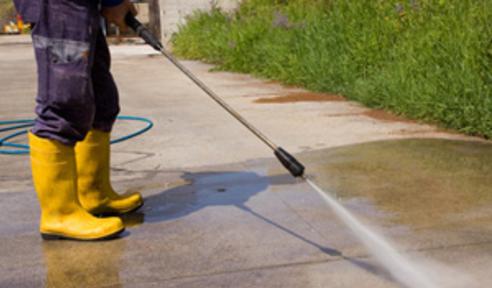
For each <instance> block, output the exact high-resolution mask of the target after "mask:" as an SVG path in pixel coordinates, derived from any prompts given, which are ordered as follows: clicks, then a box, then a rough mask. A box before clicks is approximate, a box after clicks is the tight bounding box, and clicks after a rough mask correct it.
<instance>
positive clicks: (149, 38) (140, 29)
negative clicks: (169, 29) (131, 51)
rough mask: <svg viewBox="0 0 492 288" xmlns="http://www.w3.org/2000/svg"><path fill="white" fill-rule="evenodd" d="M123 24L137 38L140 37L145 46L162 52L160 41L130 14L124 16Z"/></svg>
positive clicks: (162, 46)
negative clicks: (133, 32) (135, 34)
mask: <svg viewBox="0 0 492 288" xmlns="http://www.w3.org/2000/svg"><path fill="white" fill-rule="evenodd" d="M125 23H126V25H128V27H130V28H131V29H132V30H133V31H135V33H137V35H138V36H139V37H141V38H142V39H143V40H144V41H145V42H146V43H147V44H149V45H150V46H152V48H154V49H155V50H157V51H159V52H160V51H162V50H163V49H164V45H162V43H161V41H159V39H158V38H157V37H155V35H154V34H152V32H150V30H149V29H147V28H146V27H145V26H144V25H143V24H142V23H140V21H138V20H137V18H135V16H133V14H132V13H131V12H129V13H128V14H126V16H125Z"/></svg>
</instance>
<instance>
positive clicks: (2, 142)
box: [0, 116, 154, 155]
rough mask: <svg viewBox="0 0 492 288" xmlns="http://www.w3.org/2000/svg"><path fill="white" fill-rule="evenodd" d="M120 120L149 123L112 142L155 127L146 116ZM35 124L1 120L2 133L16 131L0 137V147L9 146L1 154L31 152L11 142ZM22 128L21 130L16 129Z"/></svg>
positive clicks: (127, 138) (124, 139)
mask: <svg viewBox="0 0 492 288" xmlns="http://www.w3.org/2000/svg"><path fill="white" fill-rule="evenodd" d="M117 119H118V120H124V121H138V122H143V123H145V124H147V125H146V126H145V127H144V128H142V129H140V130H138V131H136V132H133V133H131V134H128V135H126V136H122V137H120V138H117V139H114V140H111V144H116V143H120V142H124V141H127V140H129V139H132V138H135V137H137V136H139V135H141V134H143V133H145V132H147V131H149V130H150V129H152V127H154V123H153V122H152V121H151V120H150V119H148V118H144V117H137V116H118V118H117ZM33 125H34V120H32V119H20V120H9V121H0V133H4V132H8V131H15V132H12V133H10V134H8V135H6V136H4V137H0V148H1V147H8V149H0V154H4V155H26V154H29V145H27V144H19V143H12V142H10V141H11V140H12V139H14V138H16V137H18V136H21V135H24V134H27V131H28V129H27V128H29V127H32V126H33ZM19 129H22V130H20V131H16V130H19Z"/></svg>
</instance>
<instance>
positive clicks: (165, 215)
mask: <svg viewBox="0 0 492 288" xmlns="http://www.w3.org/2000/svg"><path fill="white" fill-rule="evenodd" d="M182 178H183V179H184V180H186V181H187V183H188V184H186V185H183V186H178V187H175V188H172V189H169V190H165V191H162V192H161V193H159V194H156V195H152V196H150V197H147V198H146V199H145V209H144V210H143V212H138V213H134V214H132V215H130V217H129V218H126V220H125V223H126V221H130V222H132V220H131V217H135V218H136V219H138V220H137V221H133V222H135V223H137V224H138V223H139V222H140V221H144V222H147V223H153V222H161V221H171V220H175V219H179V218H181V217H185V216H187V215H189V214H192V213H194V212H197V211H199V210H201V209H204V208H207V207H211V206H235V207H237V208H238V209H240V210H242V211H244V212H246V213H249V214H250V215H252V216H254V217H256V218H258V219H260V220H262V221H264V222H265V223H268V224H270V225H272V226H274V227H276V228H277V229H280V230H282V231H284V232H285V233H287V234H289V235H291V236H293V237H295V238H297V239H299V240H301V241H303V242H305V243H307V244H309V245H311V246H314V247H316V248H317V249H319V250H320V251H321V252H323V253H324V254H327V255H329V256H332V257H340V258H341V259H343V260H345V261H348V262H350V263H351V264H353V265H354V266H356V267H358V268H360V269H363V270H364V271H366V272H369V273H371V274H374V275H377V276H378V277H382V278H384V279H386V280H388V281H391V282H394V279H393V278H392V277H391V275H390V274H389V273H388V272H387V271H386V270H384V269H383V268H381V267H379V266H377V265H374V264H372V263H369V262H368V261H364V260H362V259H360V258H358V259H357V258H352V257H348V256H345V255H343V253H342V252H340V251H338V250H336V249H333V248H330V247H326V246H323V245H321V244H319V243H316V242H314V241H312V240H310V239H308V238H306V237H304V236H302V235H300V234H298V233H296V232H294V231H292V230H291V229H289V228H288V227H285V226H282V225H280V224H278V223H276V222H275V221H273V220H271V219H268V218H267V217H265V216H263V215H261V214H259V213H258V212H256V211H254V210H252V209H251V208H250V207H248V206H247V202H248V200H250V199H251V198H252V197H254V196H255V195H257V194H259V193H261V192H263V191H266V190H267V188H269V187H270V186H275V185H287V184H295V183H298V181H299V180H296V179H294V178H292V177H291V176H290V175H289V174H283V175H276V176H261V175H259V174H257V173H254V172H209V173H185V174H184V175H183V176H182Z"/></svg>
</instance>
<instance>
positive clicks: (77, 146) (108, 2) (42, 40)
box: [15, 0, 143, 240]
mask: <svg viewBox="0 0 492 288" xmlns="http://www.w3.org/2000/svg"><path fill="white" fill-rule="evenodd" d="M15 4H16V7H17V9H18V11H19V13H20V14H21V15H22V17H23V18H24V19H25V20H26V21H28V22H32V23H34V29H33V31H32V38H33V46H34V50H35V56H36V61H37V67H38V94H37V97H36V104H37V105H36V114H37V118H36V120H35V125H34V127H33V129H32V130H31V132H30V133H29V144H30V149H31V167H32V176H33V182H34V187H35V189H36V192H37V195H38V199H39V202H40V206H41V221H40V232H41V235H42V236H43V238H44V239H58V238H65V239H74V240H96V239H106V238H109V237H114V236H115V235H118V234H119V233H121V232H122V231H123V230H124V225H123V223H122V221H121V219H120V218H119V217H107V218H99V217H96V216H100V215H117V214H123V213H128V212H131V211H134V210H136V209H138V208H139V207H140V206H142V205H143V199H142V196H141V195H140V193H133V194H130V195H126V196H120V195H118V194H116V193H115V192H114V190H113V188H112V187H111V184H110V171H109V169H110V164H109V161H110V160H109V159H110V156H109V155H110V149H109V139H110V131H111V129H112V126H113V123H114V121H115V119H116V115H117V114H118V112H119V104H118V91H117V88H116V85H115V83H114V81H113V78H112V76H111V73H110V72H109V67H110V55H109V50H108V47H107V43H106V40H105V37H104V35H103V34H102V30H101V27H100V16H101V15H103V16H104V17H105V18H106V20H107V21H109V22H112V23H115V24H116V25H118V26H120V27H121V28H123V27H125V24H124V17H125V15H126V14H127V13H133V14H135V8H134V6H133V4H132V3H131V2H129V0H101V1H98V0H15Z"/></svg>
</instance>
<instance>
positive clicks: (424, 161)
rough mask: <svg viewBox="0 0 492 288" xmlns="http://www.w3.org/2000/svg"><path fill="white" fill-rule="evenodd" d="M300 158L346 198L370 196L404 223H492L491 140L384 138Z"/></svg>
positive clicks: (420, 225) (422, 225)
mask: <svg viewBox="0 0 492 288" xmlns="http://www.w3.org/2000/svg"><path fill="white" fill-rule="evenodd" d="M301 159H303V161H305V162H306V163H307V164H308V167H309V171H308V172H310V173H312V174H313V175H314V176H315V177H316V182H317V183H319V184H320V185H321V186H322V187H324V188H327V190H329V191H334V192H335V193H336V194H337V195H338V197H340V198H341V199H351V198H353V197H363V198H367V199H369V200H370V201H371V202H372V203H373V204H375V205H376V207H377V208H378V209H381V210H383V211H384V212H389V214H390V215H393V216H392V219H393V220H394V221H397V222H399V223H401V224H404V225H409V226H412V227H413V228H426V227H434V226H436V227H437V226H439V227H441V228H443V227H449V226H454V225H483V223H484V222H488V223H492V177H491V175H492V145H491V144H487V143H478V142H465V141H452V140H441V139H411V140H396V141H383V142H373V143H365V144H360V145H353V146H346V147H341V148H337V149H330V150H323V151H316V152H310V153H306V154H304V155H302V157H301ZM485 226H487V227H490V225H485ZM481 227H483V226H481Z"/></svg>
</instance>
